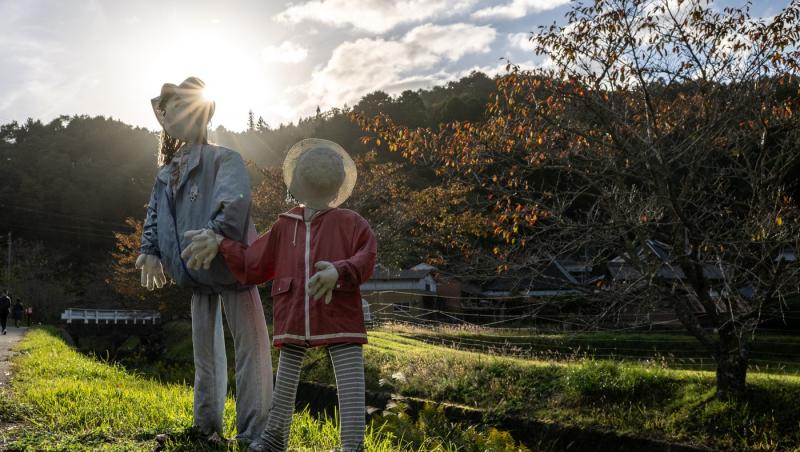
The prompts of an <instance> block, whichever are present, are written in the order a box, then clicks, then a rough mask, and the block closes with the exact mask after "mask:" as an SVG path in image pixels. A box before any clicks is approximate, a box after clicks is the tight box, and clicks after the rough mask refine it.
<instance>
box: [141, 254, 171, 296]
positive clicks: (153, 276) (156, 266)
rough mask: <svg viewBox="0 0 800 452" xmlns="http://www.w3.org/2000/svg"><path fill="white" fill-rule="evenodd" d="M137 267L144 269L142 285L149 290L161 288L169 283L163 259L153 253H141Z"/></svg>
mask: <svg viewBox="0 0 800 452" xmlns="http://www.w3.org/2000/svg"><path fill="white" fill-rule="evenodd" d="M135 265H136V268H137V269H141V270H142V287H147V290H153V289H156V288H158V289H160V288H162V287H164V284H166V283H167V277H166V276H164V268H163V267H162V266H161V259H159V258H158V257H156V256H153V255H151V254H140V255H139V257H137V258H136V264H135Z"/></svg>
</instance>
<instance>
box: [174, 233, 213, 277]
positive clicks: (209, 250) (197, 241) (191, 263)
mask: <svg viewBox="0 0 800 452" xmlns="http://www.w3.org/2000/svg"><path fill="white" fill-rule="evenodd" d="M183 236H184V237H186V238H187V239H189V238H190V239H192V243H190V244H189V245H188V246H187V247H186V248H185V249H184V250H183V252H182V253H181V257H182V258H183V260H185V261H186V266H187V267H188V268H190V269H192V270H200V269H201V268H203V269H205V270H208V269H209V268H211V261H212V260H214V258H215V257H216V256H217V252H218V251H219V244H220V242H222V239H223V238H224V237H223V236H221V235H219V234H217V233H216V232H214V231H212V230H211V229H199V230H194V231H186V232H185V233H184V234H183Z"/></svg>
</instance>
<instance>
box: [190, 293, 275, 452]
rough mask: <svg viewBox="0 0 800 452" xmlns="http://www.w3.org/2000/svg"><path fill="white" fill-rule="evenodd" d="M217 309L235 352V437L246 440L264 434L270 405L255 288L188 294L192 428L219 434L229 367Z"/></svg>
mask: <svg viewBox="0 0 800 452" xmlns="http://www.w3.org/2000/svg"><path fill="white" fill-rule="evenodd" d="M220 299H221V301H222V303H220ZM222 308H224V309H225V317H226V319H227V320H228V328H230V330H231V335H232V336H233V346H234V350H235V353H236V430H237V432H238V433H237V436H236V437H237V438H238V439H244V440H246V441H251V440H254V439H256V438H258V437H259V435H260V434H261V432H262V431H263V430H264V427H265V426H266V422H267V413H268V411H269V408H270V406H271V404H272V358H271V356H270V341H269V333H268V332H267V323H266V321H265V320H264V308H263V307H262V306H261V297H260V296H259V295H258V290H257V289H256V288H255V287H251V288H250V289H249V290H245V291H241V292H236V291H223V292H222V294H211V295H207V294H200V293H194V294H193V295H192V346H193V349H194V369H195V370H194V425H195V426H196V427H198V428H199V429H200V430H201V431H203V432H206V433H212V432H218V433H220V435H221V434H222V432H223V428H222V427H223V423H222V416H223V411H224V408H225V397H226V393H227V380H228V378H227V377H228V363H227V359H226V356H225V338H224V336H223V331H222Z"/></svg>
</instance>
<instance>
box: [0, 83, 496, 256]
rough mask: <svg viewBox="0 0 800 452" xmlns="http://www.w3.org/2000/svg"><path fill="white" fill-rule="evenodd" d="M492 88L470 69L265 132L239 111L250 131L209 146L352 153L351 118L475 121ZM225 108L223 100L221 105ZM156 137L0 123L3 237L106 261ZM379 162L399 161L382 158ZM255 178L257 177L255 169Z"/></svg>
mask: <svg viewBox="0 0 800 452" xmlns="http://www.w3.org/2000/svg"><path fill="white" fill-rule="evenodd" d="M494 90H495V82H494V80H492V79H490V78H488V77H487V76H485V75H484V74H481V73H472V74H471V75H470V76H468V77H465V78H463V79H461V80H459V81H455V82H450V83H449V84H448V85H446V86H440V87H435V88H433V89H431V90H419V91H406V92H403V93H402V94H400V95H398V96H395V97H391V96H389V95H387V94H386V93H383V92H380V91H376V92H373V93H370V94H368V95H366V96H364V97H363V98H362V99H361V100H360V101H359V102H358V103H357V104H356V105H355V106H353V107H347V106H344V107H343V108H341V109H333V110H331V111H328V112H320V113H319V114H317V115H315V116H312V117H309V118H304V119H301V120H299V121H298V123H296V124H294V123H293V124H289V125H283V124H281V125H279V126H277V127H271V126H270V125H268V124H266V123H265V122H264V121H263V120H262V119H261V118H260V117H259V116H258V111H255V112H251V113H250V115H249V117H248V116H246V115H244V116H243V118H242V121H243V124H247V126H248V130H246V131H245V132H239V133H234V132H230V131H228V130H226V129H224V128H222V127H217V128H216V129H214V130H213V131H212V133H211V137H210V138H211V141H213V142H215V143H217V144H220V145H223V146H227V147H231V148H233V149H236V150H238V151H240V152H241V153H242V155H243V156H244V158H245V159H248V160H250V161H252V162H254V163H255V164H256V165H258V166H260V167H271V166H277V165H279V164H280V163H281V162H282V160H283V156H284V155H285V152H286V150H287V149H288V148H289V146H291V145H292V144H294V143H295V142H297V141H298V140H300V139H302V138H307V137H312V136H313V137H319V138H328V139H331V140H334V141H337V142H339V143H341V144H342V145H343V146H344V147H345V148H346V149H348V150H349V151H350V152H351V153H353V154H356V155H358V154H361V153H363V152H365V151H366V150H367V147H366V146H365V145H363V144H362V143H361V141H360V137H361V136H362V135H363V133H362V131H361V130H360V129H359V128H358V126H357V125H356V124H354V123H353V122H352V121H351V120H350V118H349V116H348V113H349V112H350V111H351V110H355V111H362V112H364V113H366V114H367V115H374V114H376V113H378V112H383V113H386V114H387V115H389V116H391V117H392V118H394V119H395V120H396V121H398V122H400V123H402V124H407V125H410V126H431V127H435V126H436V125H437V124H439V123H441V122H447V121H451V120H477V119H479V118H480V117H481V116H482V115H483V111H484V106H485V105H486V102H487V101H488V98H489V96H490V94H491V92H493V91H494ZM221 102H224V99H223V100H221ZM157 145H158V136H157V134H156V133H155V132H153V131H149V130H147V129H144V128H140V127H132V126H130V125H127V124H125V123H123V122H120V121H118V120H115V119H112V118H104V117H102V116H101V117H88V116H84V115H74V116H67V115H65V116H61V117H59V118H57V119H55V120H53V121H51V122H49V123H42V122H40V121H39V120H35V119H28V120H27V121H25V122H22V123H19V122H17V121H14V122H11V123H8V124H3V125H1V126H0V159H1V160H0V181H2V183H1V184H0V209H2V215H0V234H7V232H8V231H9V230H10V231H12V232H13V236H14V237H15V238H16V237H22V238H25V239H28V240H31V241H43V242H45V243H47V244H52V245H54V246H58V247H59V248H64V247H66V248H67V249H69V250H70V251H71V252H76V251H77V252H78V253H79V254H81V255H86V256H89V255H91V254H92V253H93V252H95V251H96V252H98V253H102V254H103V255H107V252H108V251H109V250H110V249H111V248H112V247H113V244H114V240H113V235H112V231H128V230H130V228H129V227H128V226H127V225H126V224H125V223H124V219H125V218H126V217H135V218H140V217H142V216H143V214H144V206H145V203H146V202H147V200H148V196H149V192H150V188H151V187H152V182H153V178H154V176H155V174H156V171H157V167H156V163H155V153H156V148H157ZM379 158H380V159H381V160H397V159H398V158H399V157H398V156H397V155H396V154H391V155H389V154H381V155H379ZM252 174H253V175H256V174H257V172H256V171H253V173H252Z"/></svg>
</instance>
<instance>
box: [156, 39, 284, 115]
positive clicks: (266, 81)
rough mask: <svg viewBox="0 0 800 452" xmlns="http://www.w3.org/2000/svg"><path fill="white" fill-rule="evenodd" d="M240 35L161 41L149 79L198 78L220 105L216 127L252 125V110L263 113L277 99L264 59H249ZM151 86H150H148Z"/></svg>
mask: <svg viewBox="0 0 800 452" xmlns="http://www.w3.org/2000/svg"><path fill="white" fill-rule="evenodd" d="M245 48H247V46H245V45H242V44H238V42H237V36H236V35H235V34H232V33H231V34H229V33H223V32H221V31H219V32H211V31H209V30H202V32H201V31H198V32H197V33H191V32H187V31H186V30H181V31H180V32H179V33H175V34H174V35H173V36H167V37H166V39H164V40H163V41H161V48H160V49H159V54H158V56H156V60H157V62H156V63H155V64H154V65H153V66H152V67H153V69H152V70H151V72H150V74H149V75H150V76H149V77H148V79H152V84H153V85H154V86H160V84H162V83H165V82H172V83H176V84H178V83H180V82H181V81H182V80H184V79H185V78H186V77H189V76H195V77H198V78H199V79H201V80H203V82H205V84H206V87H205V89H204V93H203V96H204V97H206V98H207V99H210V100H213V101H214V102H215V103H216V110H215V113H214V117H213V118H212V120H211V126H212V127H216V126H217V125H224V126H225V127H226V128H228V129H230V130H243V129H245V128H246V126H247V114H248V111H250V110H253V111H263V110H265V109H266V108H267V106H268V105H269V99H270V98H274V96H275V94H276V93H275V92H274V91H275V86H274V83H273V76H271V72H270V71H269V70H268V68H267V67H265V65H264V64H263V62H262V60H261V58H260V55H248V54H246V53H245V52H244V51H243V50H241V49H245ZM148 83H150V82H148Z"/></svg>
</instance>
